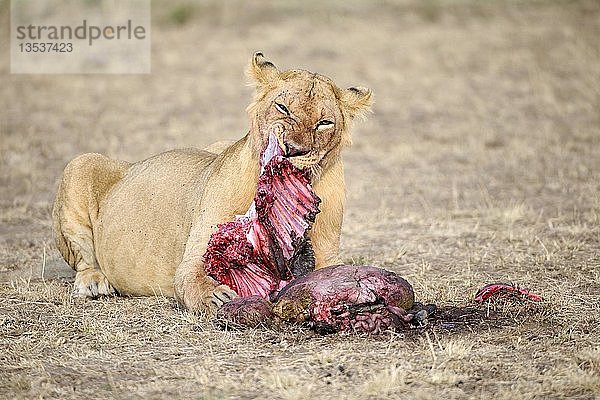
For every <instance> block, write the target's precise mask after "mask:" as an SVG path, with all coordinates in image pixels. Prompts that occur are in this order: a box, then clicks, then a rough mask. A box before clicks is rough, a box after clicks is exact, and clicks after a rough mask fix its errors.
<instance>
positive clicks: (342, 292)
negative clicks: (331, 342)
mask: <svg viewBox="0 0 600 400" xmlns="http://www.w3.org/2000/svg"><path fill="white" fill-rule="evenodd" d="M413 303H414V292H413V289H412V287H411V285H410V284H409V283H408V282H407V281H406V280H404V279H403V278H401V277H400V276H398V275H396V274H395V273H393V272H390V271H386V270H384V269H381V268H376V267H371V266H362V265H336V266H331V267H327V268H323V269H319V270H317V271H313V272H311V273H309V274H307V275H305V276H303V277H300V278H297V279H294V280H293V281H291V282H290V283H289V284H288V285H286V286H285V287H284V288H283V289H281V291H279V293H277V294H276V295H275V296H274V297H273V298H272V302H270V301H268V300H266V299H263V298H260V297H257V296H253V297H247V298H239V299H235V300H233V301H231V302H229V303H227V304H225V305H223V306H222V307H221V309H219V311H218V313H217V318H218V319H219V320H220V321H221V322H225V323H230V324H238V325H245V326H256V325H259V324H272V323H277V322H282V321H283V322H296V323H298V322H306V323H308V325H309V326H310V327H312V328H313V329H315V330H316V331H317V332H320V333H332V332H338V331H343V330H350V331H355V332H365V333H372V334H379V333H383V332H384V331H386V330H390V329H394V330H397V329H403V328H406V327H407V326H408V322H409V321H410V320H412V318H413V315H412V314H408V313H407V312H406V311H405V310H408V309H409V308H411V307H412V306H413Z"/></svg>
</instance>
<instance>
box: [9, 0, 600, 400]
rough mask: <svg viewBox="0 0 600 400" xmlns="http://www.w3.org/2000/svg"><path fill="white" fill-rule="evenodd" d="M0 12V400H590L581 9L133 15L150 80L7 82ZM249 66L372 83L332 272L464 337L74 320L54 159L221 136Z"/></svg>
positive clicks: (171, 317)
mask: <svg viewBox="0 0 600 400" xmlns="http://www.w3.org/2000/svg"><path fill="white" fill-rule="evenodd" d="M8 9H9V7H8V1H6V0H2V1H0V18H1V23H0V25H1V26H2V30H1V31H2V33H1V34H0V54H3V55H5V56H4V57H3V58H2V59H0V135H1V136H0V139H1V141H0V184H1V187H2V190H1V191H0V224H1V225H0V277H1V281H2V282H3V283H0V397H1V398H11V399H12V398H61V399H65V398H86V397H92V396H93V397H107V398H169V397H174V398H179V397H183V398H206V399H209V398H219V399H220V398H235V399H238V398H241V399H245V398H248V399H249V398H273V399H292V398H293V399H296V398H323V399H326V398H333V399H337V398H348V399H364V398H373V399H385V398H410V399H418V398H459V399H464V398H489V397H492V396H493V397H494V398H497V399H504V398H507V399H508V398H510V399H515V398H519V399H548V398H575V399H594V398H598V397H600V334H599V332H600V296H599V295H598V293H599V292H600V176H599V171H600V112H599V110H600V46H599V45H598V38H599V37H600V3H598V2H597V1H594V0H590V1H583V0H582V1H556V0H548V1H521V2H516V1H497V2H479V1H475V0H472V1H471V0H461V1H449V0H448V1H446V0H437V1H436V0H422V1H408V0H406V1H370V2H366V1H365V2H361V1H357V0H353V1H341V0H340V1H333V2H327V3H324V2H323V3H321V2H317V1H308V2H306V1H291V2H285V3H284V2H279V3H273V2H252V5H250V4H249V3H246V2H241V1H234V2H227V3H221V2H218V1H216V0H215V1H212V0H209V1H191V0H190V1H177V2H166V1H165V2H155V3H154V4H153V17H154V23H153V32H152V41H153V49H152V57H153V59H152V74H150V75H133V76H125V75H89V76H88V75H70V76H69V75H55V76H51V75H11V74H9V63H8V56H7V55H8V39H7V38H8V30H7V29H5V27H6V26H8V17H9V14H8ZM255 50H263V51H264V52H265V53H266V54H267V55H268V56H269V57H270V58H271V59H273V61H275V63H276V64H277V65H278V66H280V67H282V68H291V67H294V68H295V67H301V68H305V69H309V70H314V71H318V72H321V73H323V74H325V75H329V76H331V77H332V78H334V79H335V80H336V81H337V82H338V83H339V84H341V85H344V86H350V85H355V84H361V85H365V86H369V87H371V88H372V89H373V90H374V93H375V95H376V105H375V107H374V114H373V115H371V116H370V117H369V119H368V120H367V121H366V122H364V123H359V124H357V125H356V129H355V132H354V146H353V147H352V148H351V149H349V150H348V151H347V152H346V156H345V160H346V174H347V181H348V182H347V184H348V188H349V193H348V204H347V213H346V219H345V225H344V231H343V239H342V253H343V257H344V259H346V260H348V261H355V262H361V263H369V264H375V265H380V266H383V267H385V268H388V269H391V270H394V271H397V272H399V273H400V274H402V275H403V276H404V277H406V278H407V279H408V280H409V281H410V282H412V284H413V285H414V287H415V290H416V292H417V296H418V299H419V300H420V301H423V302H435V303H437V304H439V305H441V306H444V307H459V308H460V309H466V310H469V308H467V307H472V306H473V303H472V301H471V299H472V297H473V294H474V292H475V291H476V289H477V288H478V287H480V286H482V285H483V284H485V283H488V282H493V281H509V282H515V283H518V284H519V285H522V286H526V287H529V288H531V289H533V290H535V291H536V292H539V293H540V294H541V295H543V296H544V298H545V299H546V300H545V301H544V302H543V303H540V304H529V303H525V304H519V303H514V302H508V301H496V302H493V303H492V304H490V305H489V306H487V307H486V306H484V307H483V308H479V309H476V312H477V313H479V314H477V315H485V314H487V312H488V310H489V312H490V313H491V315H496V316H497V318H495V319H491V320H486V321H484V322H482V323H480V322H476V321H473V323H471V324H468V325H467V326H462V327H461V328H460V329H455V330H447V329H443V328H441V327H440V326H434V327H430V328H428V329H423V330H419V331H417V332H409V333H397V334H389V335H385V336H381V337H365V336H356V335H351V334H334V335H330V336H324V337H321V336H318V335H315V334H313V333H311V332H310V331H308V330H306V329H303V328H295V327H294V328H289V329H285V330H283V331H281V330H279V331H276V330H269V329H258V330H248V331H227V332H224V331H221V330H219V329H218V328H217V327H216V326H215V325H214V324H213V323H212V322H211V321H210V320H208V319H207V318H205V317H203V316H194V315H191V314H189V313H186V312H184V311H181V310H178V309H176V308H175V306H174V302H173V300H171V299H167V298H161V297H156V298H105V299H100V300H95V301H83V302H81V301H75V300H73V299H72V298H71V297H70V288H71V284H72V279H73V274H72V272H71V271H70V270H69V269H68V268H67V267H66V266H65V264H64V263H62V261H61V260H60V257H59V255H58V253H57V251H56V250H55V248H54V246H53V242H52V236H51V232H50V216H49V211H50V208H51V204H52V198H53V195H54V192H55V188H56V183H57V179H58V177H59V176H60V173H61V170H62V168H63V167H64V165H65V164H66V162H67V161H68V160H70V159H71V158H73V157H75V156H76V155H78V154H80V153H83V152H90V151H94V152H101V153H105V154H108V155H110V156H113V157H118V158H123V159H126V160H138V159H142V158H145V157H147V156H150V155H152V154H154V153H157V152H160V151H163V150H167V149H170V148H173V147H185V146H198V147H201V146H205V145H207V144H209V143H210V142H213V141H215V140H221V139H234V138H237V137H240V136H241V135H242V134H243V133H244V132H245V130H246V116H245V114H244V111H243V110H244V108H245V106H246V103H247V102H248V101H249V98H250V96H251V89H250V88H248V87H246V86H244V85H245V78H244V76H243V73H242V71H243V68H244V66H245V64H246V62H247V59H248V58H249V56H250V54H251V53H252V52H253V51H255Z"/></svg>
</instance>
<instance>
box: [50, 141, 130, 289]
mask: <svg viewBox="0 0 600 400" xmlns="http://www.w3.org/2000/svg"><path fill="white" fill-rule="evenodd" d="M128 167H129V164H128V163H125V162H121V161H116V160H112V159H109V158H107V157H105V156H103V155H100V154H92V153H90V154H83V155H81V156H79V157H77V158H75V159H73V160H72V161H71V162H70V163H69V164H67V166H66V167H65V170H64V173H63V177H62V181H61V182H60V185H59V188H58V192H57V195H56V200H55V202H54V207H53V210H52V220H53V231H54V238H55V242H56V247H57V248H58V250H59V252H60V253H61V255H62V256H63V258H64V259H65V261H66V262H67V263H68V264H69V265H70V266H71V267H72V268H73V269H74V270H75V271H76V274H75V286H74V288H73V296H75V297H92V298H93V297H97V296H100V295H112V294H114V293H115V290H114V289H113V287H112V286H111V285H110V283H109V282H108V280H107V279H106V277H105V276H104V273H102V271H101V269H100V265H99V264H98V260H97V259H96V253H95V250H94V224H95V222H96V221H97V219H98V212H99V208H100V202H101V201H102V199H103V198H104V196H105V195H106V194H107V193H108V191H109V190H110V189H111V188H112V187H113V186H114V184H115V183H117V182H118V181H119V180H120V179H121V178H122V177H123V175H124V174H125V172H126V171H127V168H128Z"/></svg>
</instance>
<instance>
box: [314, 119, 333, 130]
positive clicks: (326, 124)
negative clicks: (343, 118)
mask: <svg viewBox="0 0 600 400" xmlns="http://www.w3.org/2000/svg"><path fill="white" fill-rule="evenodd" d="M331 125H333V121H330V120H328V119H322V120H320V121H319V122H317V129H324V128H329V127H330V126H331Z"/></svg>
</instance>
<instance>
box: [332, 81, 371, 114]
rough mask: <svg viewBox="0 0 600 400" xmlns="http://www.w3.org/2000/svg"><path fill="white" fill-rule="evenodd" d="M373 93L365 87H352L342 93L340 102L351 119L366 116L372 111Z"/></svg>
mask: <svg viewBox="0 0 600 400" xmlns="http://www.w3.org/2000/svg"><path fill="white" fill-rule="evenodd" d="M372 97H373V92H372V91H371V89H367V88H364V87H351V88H348V89H346V90H343V91H342V95H341V98H340V101H341V103H342V107H343V108H344V109H345V110H346V112H347V113H348V115H349V116H350V118H356V117H361V116H364V115H365V114H366V113H368V112H369V111H371V105H372V104H373V100H372Z"/></svg>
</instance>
